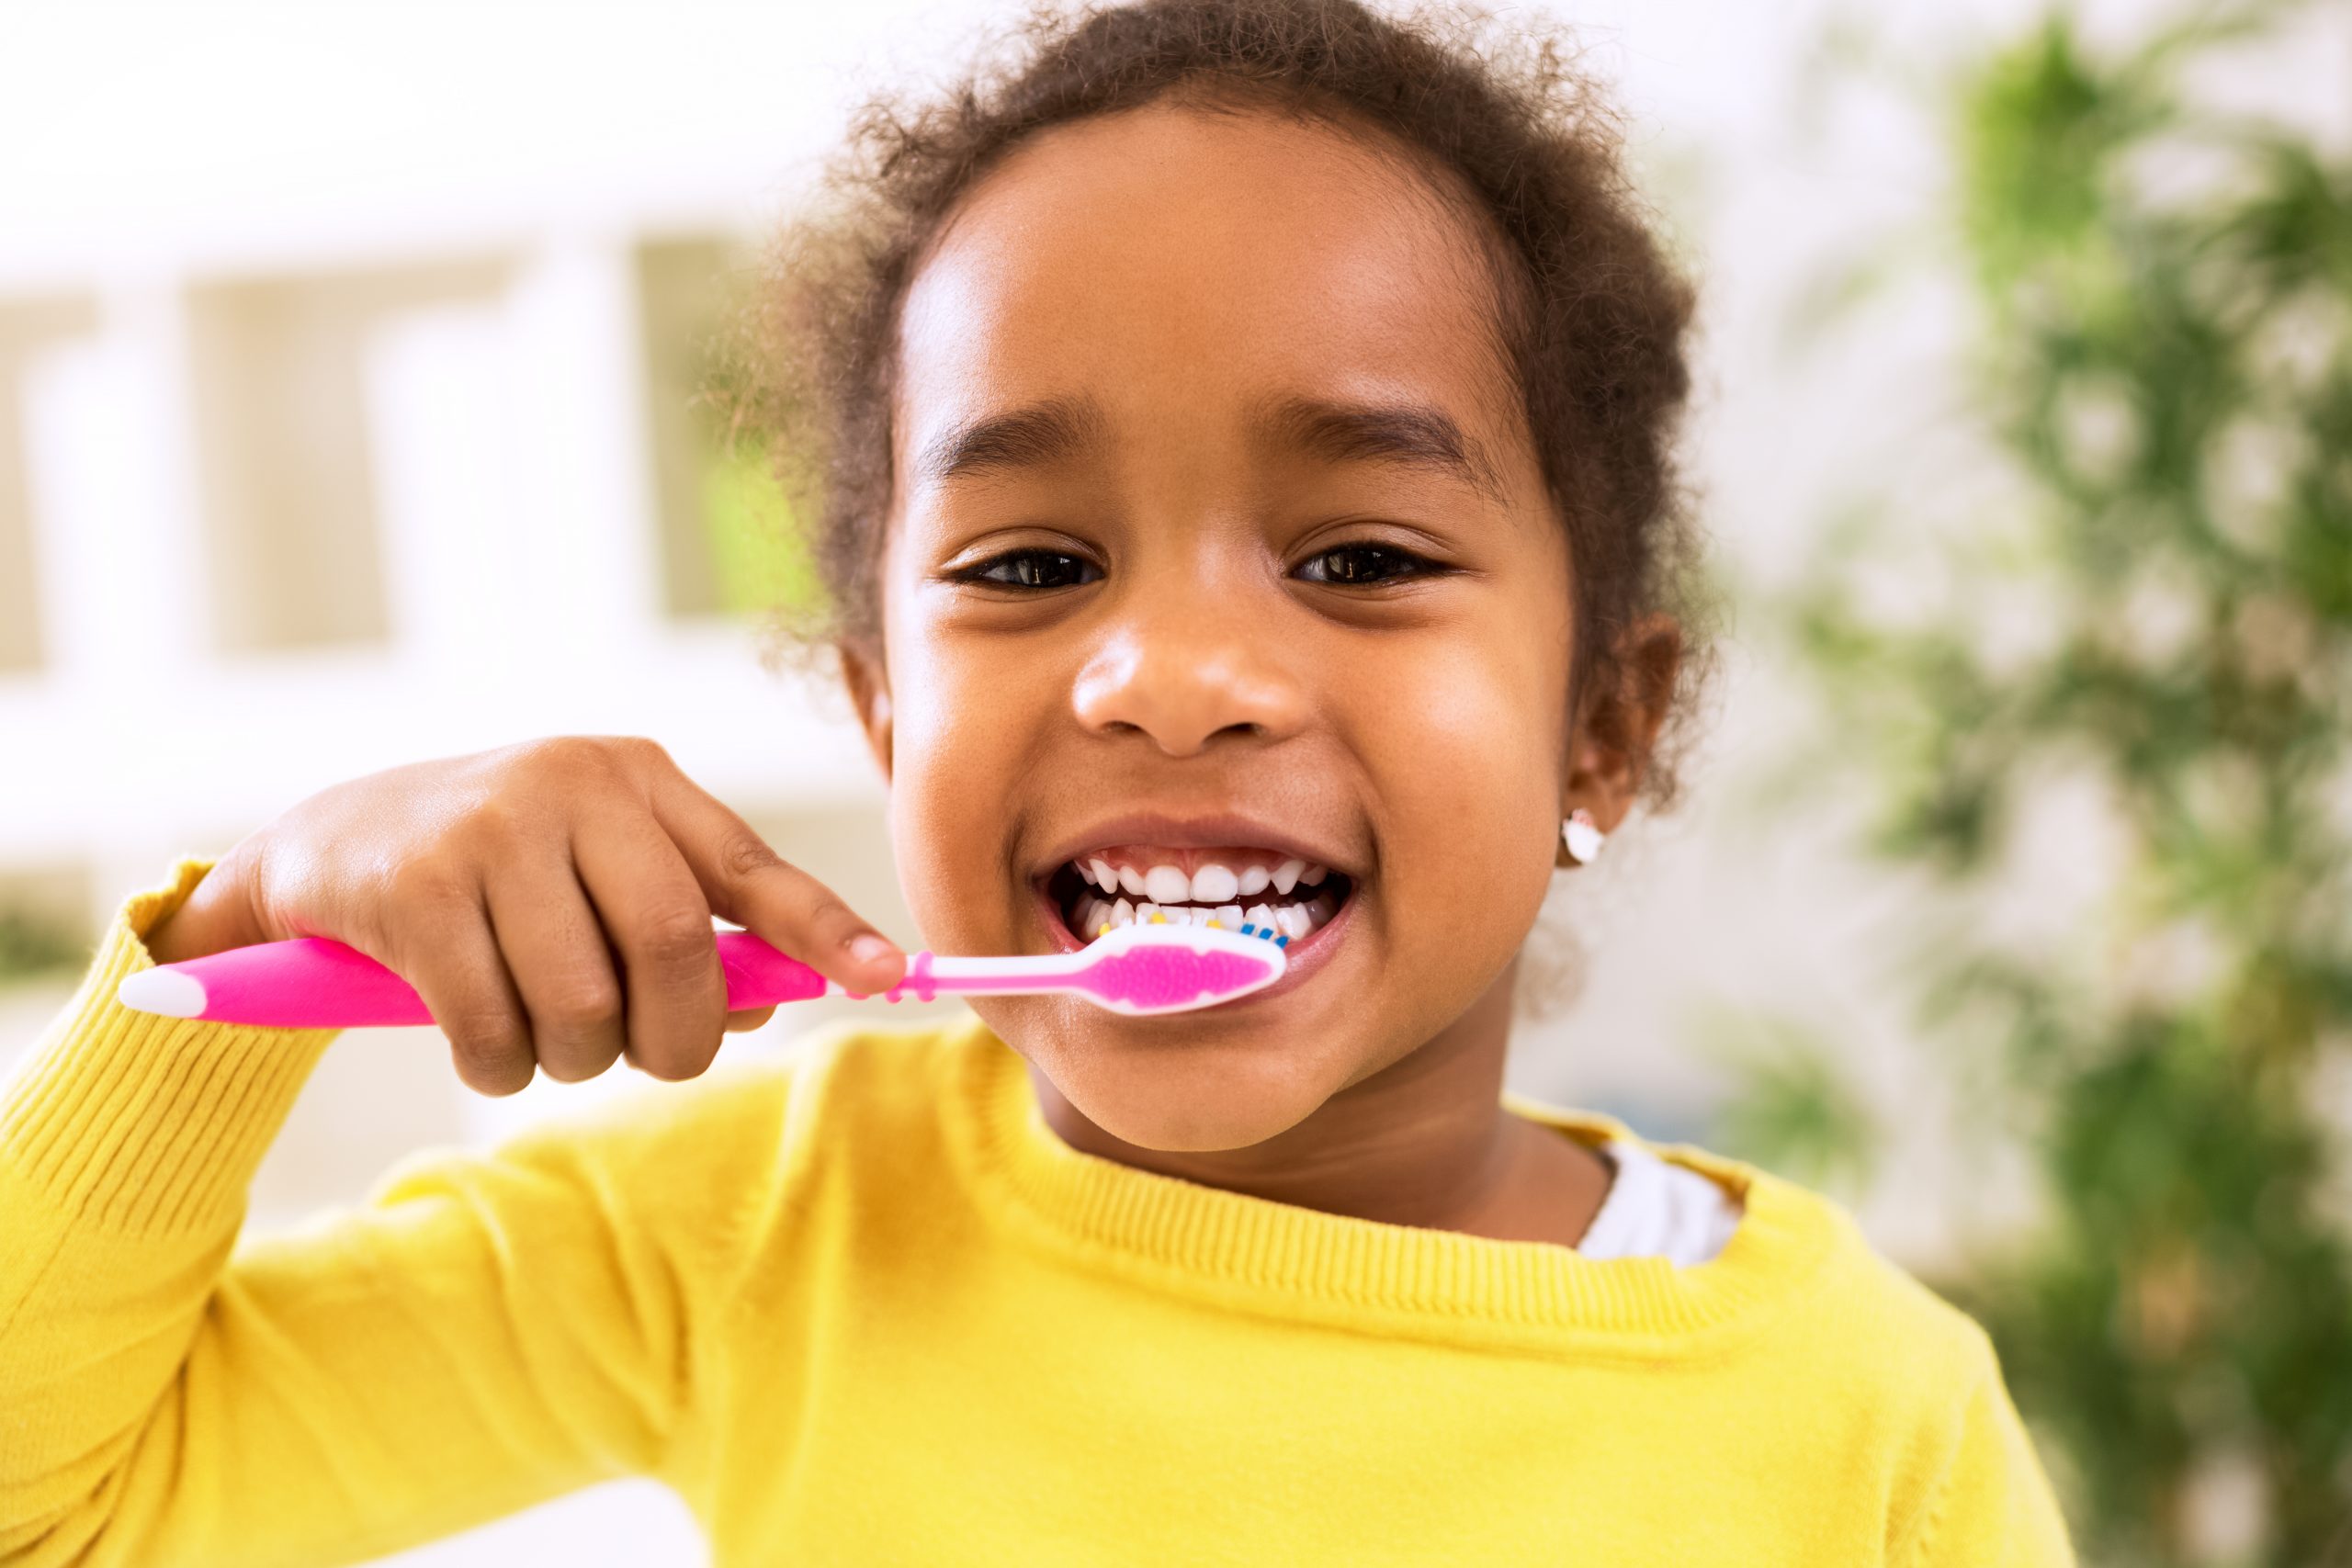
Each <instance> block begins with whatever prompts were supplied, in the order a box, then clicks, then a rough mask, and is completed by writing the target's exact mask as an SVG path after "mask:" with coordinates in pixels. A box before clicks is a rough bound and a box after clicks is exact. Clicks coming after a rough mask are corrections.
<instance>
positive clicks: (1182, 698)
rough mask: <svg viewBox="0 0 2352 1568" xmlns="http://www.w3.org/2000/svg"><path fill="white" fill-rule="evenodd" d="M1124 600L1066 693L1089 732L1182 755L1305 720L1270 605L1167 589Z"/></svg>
mask: <svg viewBox="0 0 2352 1568" xmlns="http://www.w3.org/2000/svg"><path fill="white" fill-rule="evenodd" d="M1163 582H1164V580H1163ZM1125 599H1126V603H1125V604H1123V605H1121V606H1120V607H1119V610H1118V612H1117V613H1116V615H1115V616H1114V619H1113V620H1112V621H1111V623H1110V624H1109V625H1108V626H1106V628H1105V630H1104V634H1103V638H1102V641H1101V642H1100V643H1099V644H1098V645H1097V646H1096V648H1095V649H1094V651H1093V652H1092V654H1091V656H1090V657H1089V658H1088V660H1087V661H1086V663H1085V665H1084V666H1083V667H1082V668H1081V669H1080V671H1079V675H1078V681H1077V683H1076V685H1075V687H1074V689H1073V691H1072V694H1071V702H1072V705H1073V706H1074V707H1075V709H1076V711H1077V714H1078V718H1079V721H1080V723H1082V724H1084V725H1085V726H1086V727H1087V728H1089V729H1091V730H1094V731H1096V732H1098V733H1101V734H1121V733H1128V732H1132V733H1137V734H1141V735H1144V736H1147V737H1148V738H1149V739H1151V740H1152V741H1153V742H1154V743H1156V744H1157V745H1158V746H1159V750H1161V751H1163V752H1165V753H1166V754H1168V755H1169V756H1171V757H1189V756H1192V755H1193V754H1194V753H1195V752H1198V751H1200V750H1204V749H1205V748H1206V747H1207V745H1208V744H1209V742H1210V741H1211V740H1213V739H1216V737H1217V736H1219V735H1222V734H1225V733H1226V732H1227V731H1228V730H1230V731H1233V732H1236V733H1237V734H1240V735H1249V736H1254V737H1255V738H1256V739H1259V740H1260V741H1261V742H1262V741H1269V740H1276V739H1283V737H1285V736H1289V735H1293V734H1295V733H1297V732H1298V730H1299V729H1300V728H1301V727H1302V726H1303V725H1304V724H1305V723H1306V718H1307V716H1308V712H1309V695H1308V694H1307V693H1306V690H1305V689H1304V688H1303V687H1302V686H1301V684H1300V682H1299V681H1298V679H1297V677H1296V676H1295V673H1294V672H1293V670H1292V667H1291V665H1290V664H1289V661H1288V660H1285V659H1284V658H1283V648H1282V644H1281V642H1280V641H1279V638H1280V635H1281V634H1280V632H1279V630H1277V629H1276V627H1277V624H1278V623H1277V622H1276V621H1275V620H1274V618H1273V617H1272V616H1270V615H1269V614H1268V609H1269V607H1268V606H1263V605H1251V606H1244V605H1241V604H1237V603H1235V602H1233V599H1232V596H1230V595H1217V594H1210V593H1205V592H1193V593H1186V592H1169V591H1166V590H1165V588H1164V587H1156V588H1155V591H1154V592H1152V593H1150V594H1148V595H1147V594H1136V593H1131V594H1128V595H1125ZM1147 599H1148V601H1149V603H1145V602H1144V601H1146V600H1147Z"/></svg>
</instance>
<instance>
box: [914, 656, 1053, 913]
mask: <svg viewBox="0 0 2352 1568" xmlns="http://www.w3.org/2000/svg"><path fill="white" fill-rule="evenodd" d="M894 621H895V624H894V625H892V626H891V627H890V628H889V630H888V647H889V658H890V671H891V689H892V693H893V708H892V720H891V779H890V836H891V843H892V848H893V851H894V852H895V853H896V855H897V858H898V863H899V886H900V889H901V891H902V892H903V893H904V894H905V896H906V899H907V907H908V909H909V910H910V912H911V913H912V914H913V916H914V918H915V922H916V925H917V927H918V929H919V930H920V931H921V932H922V939H923V942H925V944H926V945H928V946H931V947H933V948H934V949H935V950H937V951H939V952H943V953H1010V952H1013V951H1016V948H1017V946H1018V943H1017V941H1016V932H1015V931H1014V929H1013V927H1012V920H1011V917H1012V914H1013V911H1012V908H1011V907H1010V905H1009V903H1008V900H1007V898H1006V896H1005V890H1006V888H1007V886H1009V882H1008V877H1009V876H1010V875H1011V874H1012V871H1011V868H1010V867H1008V866H1007V865H1006V864H1005V863H1004V853H1005V846H1006V845H1007V844H1008V843H1011V842H1013V841H1015V835H1014V833H1013V832H1012V831H1011V830H1010V827H1011V825H1010V824H1008V821H1007V818H1006V813H1007V812H1008V811H1009V810H1013V809H1016V808H1017V803H1018V802H1019V801H1021V800H1023V798H1025V796H1024V794H1023V776H1022V775H1023V769H1024V766H1025V759H1026V758H1027V757H1028V756H1029V755H1031V754H1032V748H1031V747H1030V746H1029V745H1028V744H1027V741H1026V739H1025V738H1026V737H1027V736H1028V735H1029V733H1030V732H1031V730H1032V728H1033V726H1032V725H1031V723H1030V720H1031V719H1033V718H1034V716H1035V713H1034V705H1035V697H1036V694H1037V690H1038V686H1039V682H1037V681H1036V680H1035V677H1034V672H1033V675H1032V678H1031V679H1030V680H1028V681H1027V682H1023V681H1020V680H1017V679H1012V680H1008V679H1007V678H1005V675H1006V672H1001V671H995V670H993V669H992V668H991V667H990V663H989V657H988V654H987V651H986V648H985V646H984V645H983V646H982V647H979V648H975V647H972V646H970V645H969V643H968V640H963V641H954V642H951V641H950V640H949V639H947V638H944V637H939V636H936V635H932V634H929V633H927V632H926V631H925V630H924V628H922V626H921V625H920V624H919V623H917V622H915V621H913V620H912V619H911V618H909V619H896V618H894ZM1024 696H1025V697H1026V698H1027V700H1028V701H1029V703H1030V705H1031V706H1030V708H1028V709H1024V708H1023V697H1024Z"/></svg>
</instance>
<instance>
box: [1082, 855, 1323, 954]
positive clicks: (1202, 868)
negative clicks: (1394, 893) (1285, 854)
mask: <svg viewBox="0 0 2352 1568" xmlns="http://www.w3.org/2000/svg"><path fill="white" fill-rule="evenodd" d="M1310 879H1311V880H1310ZM1353 891H1354V884H1353V883H1352V882H1351V881H1350V880H1349V878H1348V876H1347V875H1346V874H1344V873H1342V872H1338V871H1332V870H1329V868H1327V867H1324V866H1320V865H1317V864H1316V863H1313V862H1311V861H1304V860H1299V859H1297V858H1295V857H1293V858H1282V857H1278V856H1273V855H1271V854H1268V853H1266V852H1262V851H1238V852H1223V851H1217V850H1183V851H1175V852H1161V853H1159V854H1152V853H1150V852H1148V851H1147V852H1141V853H1137V852H1130V851H1128V850H1125V849H1123V848H1115V847H1114V848H1111V849H1106V850H1103V851H1101V852H1095V853H1092V854H1090V855H1088V856H1086V857H1084V858H1082V859H1080V860H1076V861H1069V862H1066V863H1063V864H1062V865H1061V866H1060V867H1059V868H1058V869H1057V870H1056V871H1055V873H1054V874H1053V875H1052V876H1050V877H1049V878H1047V879H1046V897H1048V898H1050V899H1051V900H1052V902H1053V906H1054V908H1056V909H1057V910H1058V911H1060V914H1061V918H1062V924H1063V925H1065V926H1067V927H1068V928H1069V931H1070V933H1071V934H1072V935H1073V936H1075V937H1077V938H1078V940H1079V941H1080V942H1091V941H1093V940H1094V939H1095V938H1096V937H1097V936H1100V935H1101V934H1102V933H1103V931H1104V930H1105V929H1107V928H1110V927H1114V926H1124V925H1130V924H1133V923H1134V922H1136V921H1138V920H1141V921H1144V922H1146V923H1148V922H1150V921H1151V920H1153V919H1162V920H1166V921H1168V922H1169V923H1170V924H1191V925H1201V926H1207V925H1214V926H1217V927H1220V928H1222V929H1223V930H1226V931H1240V930H1241V929H1242V928H1243V927H1245V926H1247V927H1250V928H1252V929H1254V930H1256V931H1273V932H1274V933H1275V934H1276V935H1279V936H1283V937H1287V938H1288V939H1289V942H1290V945H1291V946H1292V947H1294V948H1295V947H1296V946H1298V945H1299V944H1300V943H1301V942H1304V941H1305V940H1306V938H1307V937H1309V936H1310V935H1312V934H1313V933H1314V932H1316V931H1319V930H1321V929H1322V928H1323V927H1324V926H1325V925H1327V924H1329V922H1330V920H1331V919H1332V917H1333V916H1335V915H1336V914H1338V913H1339V911H1340V908H1341V907H1342V906H1343V905H1345V904H1346V903H1347V901H1348V897H1349V895H1350V894H1351V893H1352V892H1353Z"/></svg>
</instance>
